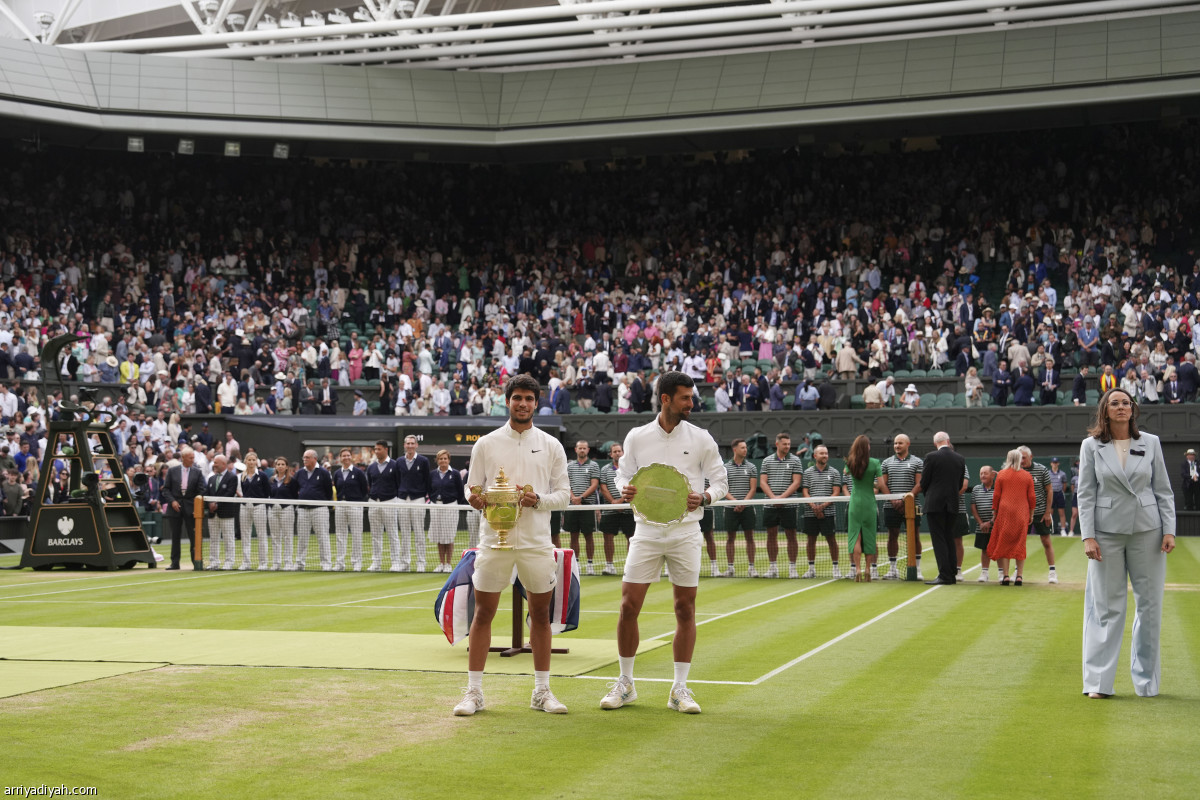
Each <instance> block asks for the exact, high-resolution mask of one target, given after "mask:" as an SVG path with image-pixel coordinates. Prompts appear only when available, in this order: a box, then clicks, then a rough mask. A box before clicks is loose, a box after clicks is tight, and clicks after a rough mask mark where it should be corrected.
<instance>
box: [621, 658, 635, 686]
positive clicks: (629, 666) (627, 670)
mask: <svg viewBox="0 0 1200 800" xmlns="http://www.w3.org/2000/svg"><path fill="white" fill-rule="evenodd" d="M634 658H635V656H629V657H628V658H626V657H625V656H617V661H618V662H619V663H620V665H621V677H622V678H629V680H631V681H632V680H633V659H634Z"/></svg>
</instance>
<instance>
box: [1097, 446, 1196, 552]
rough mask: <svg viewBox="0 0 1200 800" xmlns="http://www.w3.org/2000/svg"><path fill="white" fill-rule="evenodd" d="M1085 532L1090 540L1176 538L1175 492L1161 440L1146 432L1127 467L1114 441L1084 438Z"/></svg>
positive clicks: (1128, 457)
mask: <svg viewBox="0 0 1200 800" xmlns="http://www.w3.org/2000/svg"><path fill="white" fill-rule="evenodd" d="M1135 453H1141V454H1142V455H1134V454H1135ZM1079 529H1080V531H1081V532H1082V536H1083V538H1084V539H1094V538H1096V531H1100V532H1101V533H1129V534H1131V533H1145V532H1148V531H1154V532H1161V533H1162V534H1163V535H1166V534H1171V535H1172V536H1173V535H1175V493H1174V490H1172V489H1171V480H1170V478H1169V477H1168V476H1167V465H1166V461H1165V460H1164V459H1163V454H1162V445H1161V444H1160V443H1159V441H1158V437H1157V436H1155V435H1153V434H1150V433H1143V434H1142V435H1141V436H1139V437H1138V438H1136V439H1134V440H1133V441H1132V443H1131V446H1130V449H1129V455H1128V456H1127V457H1126V459H1125V466H1124V467H1122V466H1121V459H1120V457H1119V456H1118V455H1117V448H1116V445H1114V444H1113V443H1112V442H1107V443H1105V442H1101V441H1100V440H1099V439H1097V438H1095V437H1094V436H1089V437H1088V438H1086V439H1084V440H1083V445H1082V446H1080V448H1079Z"/></svg>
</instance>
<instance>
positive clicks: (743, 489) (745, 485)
mask: <svg viewBox="0 0 1200 800" xmlns="http://www.w3.org/2000/svg"><path fill="white" fill-rule="evenodd" d="M725 476H726V479H727V480H728V481H729V495H728V496H727V498H726V499H728V500H745V499H746V495H748V494H750V487H751V486H754V485H756V484H757V483H758V468H757V467H755V466H754V465H753V464H751V463H750V461H749V460H746V461H743V462H742V463H741V464H738V463H736V462H735V461H734V460H733V459H730V460H729V461H726V462H725Z"/></svg>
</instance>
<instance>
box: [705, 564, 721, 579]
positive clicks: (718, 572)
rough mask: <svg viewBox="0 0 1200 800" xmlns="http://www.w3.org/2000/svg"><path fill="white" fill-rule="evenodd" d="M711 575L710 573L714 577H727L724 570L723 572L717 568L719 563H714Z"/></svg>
mask: <svg viewBox="0 0 1200 800" xmlns="http://www.w3.org/2000/svg"><path fill="white" fill-rule="evenodd" d="M709 575H710V576H711V577H713V578H723V577H725V574H724V573H722V572H721V570H720V569H718V568H717V565H716V564H713V565H712V572H710V573H709Z"/></svg>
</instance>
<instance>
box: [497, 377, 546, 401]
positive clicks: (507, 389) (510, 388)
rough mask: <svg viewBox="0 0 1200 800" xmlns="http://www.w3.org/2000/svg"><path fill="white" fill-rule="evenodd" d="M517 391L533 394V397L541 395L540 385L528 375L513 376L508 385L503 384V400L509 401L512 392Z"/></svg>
mask: <svg viewBox="0 0 1200 800" xmlns="http://www.w3.org/2000/svg"><path fill="white" fill-rule="evenodd" d="M517 389H524V390H526V391H530V392H533V396H534V397H539V396H540V395H541V393H542V385H541V384H540V383H538V382H537V378H534V377H533V376H532V375H528V374H521V375H514V376H512V377H511V378H509V379H508V383H506V384H504V399H505V400H511V399H512V395H513V392H515V391H516V390H517Z"/></svg>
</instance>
